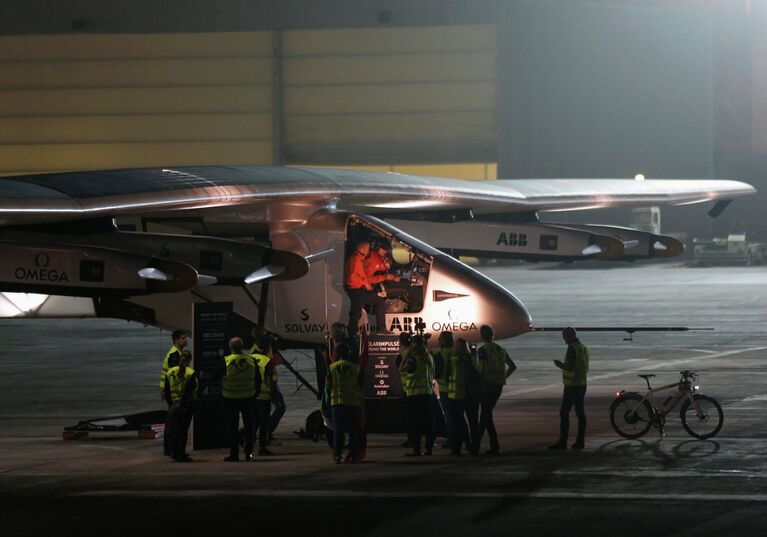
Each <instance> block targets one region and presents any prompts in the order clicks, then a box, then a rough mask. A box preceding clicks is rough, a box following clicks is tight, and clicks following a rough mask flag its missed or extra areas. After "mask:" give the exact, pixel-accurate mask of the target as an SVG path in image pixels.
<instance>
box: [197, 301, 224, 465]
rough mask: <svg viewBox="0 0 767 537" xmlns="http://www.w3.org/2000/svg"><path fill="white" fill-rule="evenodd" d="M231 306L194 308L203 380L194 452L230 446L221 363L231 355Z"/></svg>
mask: <svg viewBox="0 0 767 537" xmlns="http://www.w3.org/2000/svg"><path fill="white" fill-rule="evenodd" d="M232 317H233V315H232V303H231V302H213V303H200V304H195V305H194V325H193V326H194V328H193V334H192V338H193V340H194V370H195V371H196V372H197V375H198V377H199V380H200V398H199V400H198V401H197V404H196V406H195V412H194V449H195V450H197V449H216V448H222V447H226V446H227V435H226V424H225V420H224V415H223V409H222V396H221V372H222V369H221V362H222V361H223V359H224V356H226V355H227V354H228V346H229V338H230V331H231V326H232V320H233V319H232Z"/></svg>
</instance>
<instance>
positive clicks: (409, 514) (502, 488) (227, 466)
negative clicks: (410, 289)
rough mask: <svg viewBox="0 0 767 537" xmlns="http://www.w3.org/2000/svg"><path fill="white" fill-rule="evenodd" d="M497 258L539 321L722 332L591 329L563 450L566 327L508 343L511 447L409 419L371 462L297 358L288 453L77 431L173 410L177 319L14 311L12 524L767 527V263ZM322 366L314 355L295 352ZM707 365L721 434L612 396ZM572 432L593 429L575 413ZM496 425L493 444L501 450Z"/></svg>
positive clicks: (506, 405)
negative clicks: (155, 322)
mask: <svg viewBox="0 0 767 537" xmlns="http://www.w3.org/2000/svg"><path fill="white" fill-rule="evenodd" d="M483 271H484V272H485V273H486V274H487V275H488V276H490V277H491V278H493V279H495V280H496V281H499V282H500V283H501V284H503V285H504V286H506V287H507V288H509V289H510V290H512V291H513V292H514V293H515V294H516V295H517V296H518V297H519V298H520V299H521V300H522V301H523V302H524V303H525V304H526V305H527V307H528V309H529V310H530V312H531V313H532V316H533V320H534V323H535V325H536V326H564V325H570V324H572V325H575V326H587V325H588V326H632V325H633V326H689V327H697V328H708V327H710V328H714V330H713V331H695V332H685V333H665V332H660V333H655V332H652V333H638V334H634V337H633V339H634V341H631V342H628V341H624V337H625V334H622V333H597V332H583V333H582V334H581V338H582V340H583V341H584V342H585V343H586V344H587V345H589V347H590V349H591V355H592V358H591V371H590V375H589V388H588V393H587V413H588V419H589V426H588V435H587V446H586V449H585V450H584V451H583V452H574V451H571V450H567V451H563V452H553V451H550V450H548V449H546V446H547V445H548V444H550V443H551V442H553V441H554V440H555V439H556V437H557V431H558V420H559V418H558V410H559V401H560V397H561V390H562V387H561V380H560V374H559V371H558V370H557V369H556V368H555V367H554V365H553V364H552V360H554V359H561V357H562V356H563V354H564V351H565V347H564V345H563V343H562V341H561V338H560V336H559V334H557V333H537V334H527V335H524V336H522V337H519V338H515V339H513V340H506V341H502V342H501V343H502V344H503V345H505V346H506V347H507V348H508V349H509V352H510V354H511V356H512V357H513V359H514V361H515V362H516V364H517V366H518V370H517V371H516V372H515V373H514V375H513V376H512V377H511V379H510V383H509V385H508V386H507V387H506V389H505V390H504V394H503V397H502V400H501V402H500V404H499V407H498V409H497V410H496V415H495V416H496V417H495V422H496V426H497V428H498V430H499V432H500V442H501V449H502V453H501V455H500V456H497V457H487V456H481V457H478V458H472V457H469V456H463V457H461V458H460V459H454V458H451V457H449V456H448V453H447V451H446V450H441V449H437V450H436V451H435V455H434V456H433V457H420V458H411V457H405V456H404V454H405V453H406V451H407V450H406V449H404V448H401V447H400V444H401V442H402V441H403V439H404V438H403V437H402V435H371V437H370V439H369V447H368V459H367V461H366V462H365V463H363V464H359V465H350V464H342V465H333V464H332V463H331V456H330V451H329V449H328V447H327V445H326V444H324V443H322V442H320V443H313V442H311V441H309V440H304V439H300V438H298V436H296V435H295V434H293V431H294V430H297V429H299V428H300V427H302V426H303V425H304V419H305V417H306V415H307V414H308V413H309V412H311V411H312V410H314V409H315V408H317V402H316V400H315V399H314V398H313V396H312V394H311V393H310V392H308V391H307V390H299V391H296V390H295V388H296V386H297V384H296V383H295V382H294V381H293V380H292V379H290V378H289V373H287V372H286V371H285V372H284V373H283V374H282V376H281V387H282V390H283V393H284V394H285V395H286V399H287V407H288V412H287V414H286V416H285V418H284V420H283V422H282V424H281V426H280V428H279V429H278V431H277V437H278V438H279V439H280V440H281V442H282V444H281V445H278V446H274V447H273V450H274V451H275V452H276V453H277V455H276V456H274V457H259V458H257V459H256V461H255V462H253V463H239V464H232V463H224V462H222V461H221V459H222V457H223V455H224V454H225V452H224V451H223V450H212V451H200V452H192V456H193V458H194V462H192V463H189V464H177V463H173V462H170V461H169V460H168V459H167V458H166V457H164V456H163V455H162V445H161V444H162V441H158V440H139V439H137V438H136V437H135V433H133V434H112V435H101V436H99V435H91V436H90V437H89V438H85V439H81V440H75V441H64V440H62V439H61V431H62V428H63V427H64V426H67V425H73V424H75V423H76V422H77V421H78V420H80V419H84V418H94V417H98V416H107V415H119V414H124V413H134V412H140V411H145V410H155V409H161V408H162V404H161V402H160V401H159V393H158V392H159V386H158V384H159V369H160V360H161V358H162V356H163V355H164V353H165V351H166V350H167V347H168V345H169V342H170V337H169V334H168V333H167V332H161V331H159V330H157V329H153V328H145V327H142V326H138V325H135V324H128V323H125V322H122V321H114V320H106V319H99V320H36V321H30V320H8V321H2V322H0V337H1V338H2V341H3V347H2V352H1V353H0V364H1V367H2V372H3V374H2V375H0V430H1V431H2V435H0V532H2V535H48V534H50V535H75V534H77V535H90V534H100V535H104V534H108V533H114V532H115V531H116V532H117V533H120V534H126V533H134V534H142V535H154V534H160V533H165V534H167V533H168V532H171V533H172V534H174V535H184V536H186V535H213V534H219V533H230V534H235V532H237V533H236V534H253V535H258V534H262V533H263V532H266V531H268V532H270V533H272V534H275V533H277V532H279V534H286V535H294V534H298V533H299V532H300V533H305V534H307V535H371V536H377V535H387V536H396V535H408V536H414V535H441V536H448V535H461V536H472V535H501V534H503V535H508V534H515V535H615V534H618V535H722V534H724V533H728V534H730V535H754V534H757V532H760V531H764V530H765V529H767V517H765V512H767V472H766V471H765V470H767V455H765V447H766V445H767V443H766V442H765V441H766V440H767V419H766V418H767V382H765V381H766V380H767V363H766V361H765V356H767V324H766V323H765V319H767V268H765V267H713V268H685V267H682V266H680V265H679V264H643V263H636V264H625V265H624V264H608V265H598V264H588V265H579V264H575V265H566V266H562V265H546V264H540V265H523V266H515V267H491V268H485V269H483ZM290 359H291V360H293V361H294V365H295V366H296V367H298V368H299V369H300V370H301V371H303V372H304V373H306V375H307V376H308V377H309V378H313V377H312V369H311V364H312V362H311V360H310V359H309V358H308V357H305V356H302V355H300V354H299V353H292V354H291V355H290ZM682 369H694V370H697V371H698V373H699V375H700V378H699V384H700V387H701V392H702V393H705V394H707V395H710V396H712V397H714V398H715V399H717V400H718V401H719V402H720V403H721V404H722V407H723V409H724V416H725V421H724V427H723V429H722V430H721V432H720V433H719V434H718V435H717V436H716V437H714V438H713V439H711V440H706V441H703V440H696V439H693V438H692V437H690V436H688V435H687V434H686V433H685V432H684V430H683V429H682V426H681V424H680V422H679V420H678V418H677V417H675V416H674V415H672V416H669V419H668V422H667V425H666V432H667V435H666V437H665V438H660V437H659V435H658V433H657V432H656V431H655V430H654V429H653V430H651V431H650V432H649V433H648V434H647V435H646V436H645V437H643V438H641V439H639V440H625V439H622V438H621V437H619V436H618V435H617V434H616V433H615V432H614V431H613V430H612V428H611V426H610V423H609V417H608V409H609V406H610V403H611V402H612V400H613V399H614V398H615V393H616V392H617V391H619V390H621V389H628V390H640V389H642V387H643V386H644V381H642V380H641V379H639V378H637V377H636V375H637V374H638V373H654V374H656V375H657V377H656V379H653V380H654V381H655V382H657V383H658V384H661V383H663V384H668V383H672V382H675V381H676V380H678V378H679V371H681V370H682ZM572 422H573V423H572V427H571V429H572V430H574V429H575V418H574V416H573V419H572ZM486 442H487V440H486V439H485V445H483V451H484V449H486V448H487V445H486Z"/></svg>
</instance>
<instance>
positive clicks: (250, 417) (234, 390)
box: [221, 337, 262, 462]
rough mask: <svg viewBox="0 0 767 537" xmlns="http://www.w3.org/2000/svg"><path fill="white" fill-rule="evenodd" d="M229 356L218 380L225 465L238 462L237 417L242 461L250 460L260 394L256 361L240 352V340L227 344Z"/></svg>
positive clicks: (234, 339)
mask: <svg viewBox="0 0 767 537" xmlns="http://www.w3.org/2000/svg"><path fill="white" fill-rule="evenodd" d="M229 350H230V352H231V354H230V355H228V356H226V357H225V358H224V367H225V373H224V375H223V377H222V378H221V385H222V388H223V396H224V413H225V414H226V425H227V430H228V432H229V456H228V457H224V460H225V461H227V462H236V461H238V460H239V457H240V455H239V451H240V441H239V440H240V439H239V432H240V427H239V425H240V415H242V425H243V427H245V460H246V461H252V460H253V443H254V436H255V429H254V417H255V411H256V410H255V398H256V397H257V396H258V395H260V393H261V387H262V383H261V372H260V370H259V367H258V365H257V364H256V359H255V358H253V356H251V355H250V354H245V353H244V352H243V345H242V338H239V337H233V338H232V339H230V340H229Z"/></svg>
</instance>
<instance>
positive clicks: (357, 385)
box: [327, 343, 363, 464]
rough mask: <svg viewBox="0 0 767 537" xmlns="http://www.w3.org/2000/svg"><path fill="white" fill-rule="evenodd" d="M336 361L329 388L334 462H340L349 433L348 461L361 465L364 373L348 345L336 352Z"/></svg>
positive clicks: (332, 365) (330, 374)
mask: <svg viewBox="0 0 767 537" xmlns="http://www.w3.org/2000/svg"><path fill="white" fill-rule="evenodd" d="M335 357H336V361H335V362H333V363H332V364H330V369H329V371H328V379H327V385H328V386H329V389H330V406H331V408H332V412H333V462H335V463H336V464H338V463H340V462H341V455H342V454H343V449H344V441H345V438H344V436H345V433H348V434H349V458H348V460H349V462H351V463H356V462H359V424H360V416H359V412H360V407H361V406H362V384H363V379H362V370H361V369H360V366H359V364H357V363H355V362H354V361H353V358H352V353H351V350H350V348H349V346H348V345H347V344H346V343H341V344H340V345H338V346H336V349H335Z"/></svg>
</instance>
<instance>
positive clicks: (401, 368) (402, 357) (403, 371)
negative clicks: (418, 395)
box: [395, 332, 415, 447]
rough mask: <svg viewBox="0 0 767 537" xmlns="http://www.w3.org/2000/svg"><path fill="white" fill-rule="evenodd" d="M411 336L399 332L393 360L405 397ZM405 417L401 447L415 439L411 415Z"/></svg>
mask: <svg viewBox="0 0 767 537" xmlns="http://www.w3.org/2000/svg"><path fill="white" fill-rule="evenodd" d="M412 337H413V336H412V335H410V334H409V333H408V332H400V334H399V354H398V355H397V360H396V361H395V365H396V366H397V371H398V372H399V380H400V385H401V386H402V391H403V392H405V397H407V394H408V389H409V382H410V373H408V370H407V367H406V366H407V358H408V355H409V354H410V352H411V350H412ZM406 419H407V424H406V425H405V427H406V429H407V440H405V441H404V442H403V443H402V447H413V446H414V445H415V439H414V438H413V416H412V415H410V413H408V415H407V418H406Z"/></svg>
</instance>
